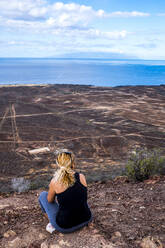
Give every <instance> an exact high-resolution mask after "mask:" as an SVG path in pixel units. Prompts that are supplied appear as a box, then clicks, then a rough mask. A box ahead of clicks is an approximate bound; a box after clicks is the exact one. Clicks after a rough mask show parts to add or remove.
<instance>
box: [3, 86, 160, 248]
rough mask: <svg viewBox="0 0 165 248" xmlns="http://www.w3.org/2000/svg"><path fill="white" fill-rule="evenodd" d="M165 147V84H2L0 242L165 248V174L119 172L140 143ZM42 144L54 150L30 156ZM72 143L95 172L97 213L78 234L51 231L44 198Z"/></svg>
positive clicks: (92, 192)
mask: <svg viewBox="0 0 165 248" xmlns="http://www.w3.org/2000/svg"><path fill="white" fill-rule="evenodd" d="M164 146H165V86H163V85H162V86H155V87H154V86H152V87H151V86H134V87H130V86H129V87H115V88H102V87H94V86H79V85H45V86H14V87H0V192H1V193H0V247H3V248H8V247H9V248H10V247H12V248H15V247H17V248H19V247H24V248H25V247H28V248H35V247H36V248H38V247H41V248H58V247H60V248H63V247H73V248H77V247H82V248H88V247H91V248H92V247H95V248H99V247H105V248H111V247H115V248H129V247H130V248H136V247H137V248H138V247H139V248H140V247H141V248H162V247H163V245H165V235H164V233H165V225H164V223H165V215H164V210H165V207H164V206H165V194H164V183H165V178H164V177H155V178H153V179H150V180H148V181H145V182H143V183H136V184H135V183H134V184H133V183H131V182H128V181H127V179H126V178H125V177H122V178H120V177H119V178H118V179H114V178H115V177H116V176H119V175H121V173H122V170H124V168H125V164H126V161H127V159H128V156H129V154H130V152H131V151H132V150H133V149H135V148H136V147H148V148H164ZM41 147H49V148H50V149H51V152H50V153H47V154H37V155H36V156H34V155H29V150H31V149H34V148H41ZM64 148H65V149H69V150H71V151H73V152H74V153H75V154H76V158H77V161H76V164H77V166H76V169H77V171H81V172H83V173H84V174H85V175H86V177H87V181H88V183H89V204H90V206H91V210H92V212H93V216H94V219H93V222H92V223H91V224H90V225H89V226H88V227H85V228H83V229H82V230H80V231H77V232H75V233H73V234H67V235H63V234H59V233H58V232H55V233H54V234H53V235H50V234H49V233H47V232H46V231H45V226H46V224H47V221H46V220H45V219H44V218H43V216H42V215H41V212H40V209H39V206H38V203H37V198H38V194H39V193H40V192H41V190H42V189H45V188H47V186H48V183H49V180H50V178H51V177H52V174H53V173H54V169H55V168H56V167H55V155H54V152H56V151H57V150H60V149H64ZM20 178H21V179H20ZM110 179H114V180H113V181H112V180H110ZM17 180H18V181H17ZM19 180H20V181H19ZM21 180H23V181H21ZM18 182H21V183H22V182H23V185H26V186H27V189H29V191H28V192H27V193H15V192H14V191H22V190H24V189H23V188H22V186H21V184H19V183H18Z"/></svg>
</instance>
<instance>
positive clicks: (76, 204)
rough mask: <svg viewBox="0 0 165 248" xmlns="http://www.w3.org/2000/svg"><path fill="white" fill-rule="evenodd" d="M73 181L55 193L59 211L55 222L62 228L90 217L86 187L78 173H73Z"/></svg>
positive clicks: (74, 224) (77, 223)
mask: <svg viewBox="0 0 165 248" xmlns="http://www.w3.org/2000/svg"><path fill="white" fill-rule="evenodd" d="M74 176H75V183H74V185H73V186H71V187H69V188H67V189H66V190H64V191H63V192H61V193H56V196H57V200H58V203H59V211H58V214H57V217H56V221H57V224H58V225H59V226H60V227H63V228H70V227H73V226H76V225H79V224H81V223H83V222H85V221H88V220H89V219H90V218H91V212H90V209H89V207H88V205H87V187H85V186H84V185H83V184H82V183H81V182H80V177H79V173H77V172H76V173H75V175H74Z"/></svg>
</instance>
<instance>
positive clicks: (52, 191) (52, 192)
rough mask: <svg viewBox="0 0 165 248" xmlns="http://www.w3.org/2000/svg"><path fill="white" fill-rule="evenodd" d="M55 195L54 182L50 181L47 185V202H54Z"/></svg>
mask: <svg viewBox="0 0 165 248" xmlns="http://www.w3.org/2000/svg"><path fill="white" fill-rule="evenodd" d="M55 195H56V191H55V182H54V180H53V179H52V180H51V182H50V184H49V191H48V197H47V200H48V202H50V203H51V202H54V200H55Z"/></svg>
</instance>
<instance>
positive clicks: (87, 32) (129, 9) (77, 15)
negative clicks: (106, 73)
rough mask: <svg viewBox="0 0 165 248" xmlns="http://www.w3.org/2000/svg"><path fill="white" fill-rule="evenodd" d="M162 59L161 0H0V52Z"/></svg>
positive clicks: (164, 16)
mask: <svg viewBox="0 0 165 248" xmlns="http://www.w3.org/2000/svg"><path fill="white" fill-rule="evenodd" d="M71 54H77V56H78V54H79V55H81V54H88V56H89V57H91V56H92V55H96V56H97V55H98V56H99V54H101V55H102V56H104V54H106V55H108V56H110V55H111V54H114V55H117V56H118V57H120V56H121V57H123V56H125V57H128V58H139V59H165V1H164V0H157V1H155V0H84V1H82V0H73V1H70V0H63V1H55V0H0V57H61V56H67V55H68V56H69V55H71Z"/></svg>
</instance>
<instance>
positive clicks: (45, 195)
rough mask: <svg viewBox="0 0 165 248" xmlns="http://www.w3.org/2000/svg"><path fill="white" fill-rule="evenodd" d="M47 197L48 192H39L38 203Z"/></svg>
mask: <svg viewBox="0 0 165 248" xmlns="http://www.w3.org/2000/svg"><path fill="white" fill-rule="evenodd" d="M47 196H48V192H46V191H43V192H41V194H40V196H39V198H38V200H39V201H40V202H42V201H43V200H45V199H47Z"/></svg>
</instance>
